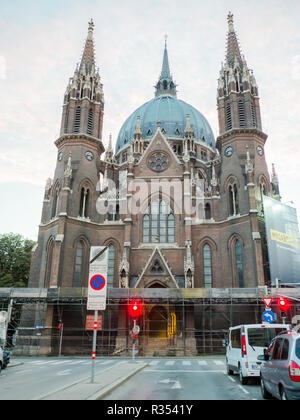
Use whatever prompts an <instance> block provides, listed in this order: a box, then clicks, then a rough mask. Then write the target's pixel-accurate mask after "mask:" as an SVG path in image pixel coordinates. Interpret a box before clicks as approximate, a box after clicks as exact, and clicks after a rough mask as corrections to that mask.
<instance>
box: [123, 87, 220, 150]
mask: <svg viewBox="0 0 300 420" xmlns="http://www.w3.org/2000/svg"><path fill="white" fill-rule="evenodd" d="M187 114H189V115H190V123H191V127H192V129H193V131H194V134H195V141H196V142H198V143H202V144H203V143H205V144H206V145H207V146H209V147H211V148H212V149H213V150H215V138H214V134H213V132H212V129H211V127H210V125H209V123H208V122H207V120H206V118H205V117H204V116H203V115H202V114H201V113H200V112H199V111H198V110H197V109H196V108H194V107H193V106H191V105H189V104H187V103H186V102H184V101H182V100H180V99H177V97H176V96H173V95H172V94H161V95H159V96H157V97H156V98H154V99H152V100H150V101H148V102H146V103H145V104H144V105H142V106H141V107H139V108H138V109H137V110H136V111H134V112H133V113H132V114H131V115H130V117H129V118H127V120H126V121H125V123H124V124H123V126H122V128H121V130H120V132H119V136H118V139H117V143H116V154H117V153H119V152H120V150H122V149H123V148H125V147H127V146H128V145H129V144H130V143H131V141H132V138H133V133H134V130H135V127H136V123H137V117H140V122H141V130H142V136H143V139H145V140H147V139H149V140H150V139H151V138H152V137H153V135H154V133H155V132H156V130H157V122H158V121H160V128H161V130H162V132H163V133H164V134H165V136H166V137H167V138H170V137H172V138H178V139H183V137H184V129H185V127H186V119H187Z"/></svg>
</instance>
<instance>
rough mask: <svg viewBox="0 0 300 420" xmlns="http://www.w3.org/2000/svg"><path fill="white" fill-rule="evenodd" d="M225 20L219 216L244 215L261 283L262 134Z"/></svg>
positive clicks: (249, 77)
mask: <svg viewBox="0 0 300 420" xmlns="http://www.w3.org/2000/svg"><path fill="white" fill-rule="evenodd" d="M227 20H228V33H227V48H226V56H225V63H224V64H223V63H222V67H221V71H220V76H219V79H218V90H217V106H218V117H219V137H218V138H217V149H218V150H219V153H220V156H221V159H222V164H221V171H220V184H221V185H223V189H222V192H223V194H222V197H221V201H223V203H220V204H221V205H220V206H219V216H220V218H221V219H223V220H224V219H226V218H228V220H232V222H235V221H236V222H237V221H238V220H239V219H242V218H243V217H244V216H245V215H248V217H249V221H250V231H251V236H252V237H251V239H250V238H249V240H248V241H249V242H248V243H252V244H253V254H254V255H253V257H254V258H253V260H254V261H255V271H256V273H255V277H256V278H257V279H258V284H259V285H262V284H264V273H263V259H262V241H261V238H262V234H263V232H264V229H263V227H262V224H261V223H260V219H259V213H260V210H261V203H262V194H267V195H271V194H272V184H271V182H270V176H269V173H268V168H267V164H266V159H265V151H264V147H265V142H266V140H267V135H266V134H265V133H264V132H263V131H262V121H261V114H260V103H259V96H258V87H257V83H256V80H255V77H254V74H253V71H252V70H251V69H250V68H249V67H248V65H247V62H246V60H245V57H244V56H243V55H242V53H241V49H240V45H239V42H238V38H237V34H236V32H235V29H234V26H233V15H232V13H229V14H228V17H227ZM250 241H251V242H250ZM248 246H249V245H248Z"/></svg>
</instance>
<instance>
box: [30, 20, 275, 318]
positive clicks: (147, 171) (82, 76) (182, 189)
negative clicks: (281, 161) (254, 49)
mask: <svg viewBox="0 0 300 420" xmlns="http://www.w3.org/2000/svg"><path fill="white" fill-rule="evenodd" d="M93 30H94V23H93V21H91V22H90V23H89V28H88V35H87V39H86V42H85V47H84V51H83V54H82V58H81V62H80V64H79V65H78V66H77V67H76V69H75V72H74V75H73V77H71V78H70V81H69V83H68V85H67V88H66V91H65V94H64V99H63V111H62V120H61V129H60V136H59V138H58V139H57V140H56V141H55V146H56V148H57V162H56V169H55V173H54V175H53V178H52V179H50V178H49V179H48V181H47V184H46V187H45V195H44V202H43V209H42V217H41V223H40V226H39V236H38V243H37V246H36V247H35V250H34V252H33V256H32V264H31V272H30V280H29V287H31V288H46V289H51V288H66V289H67V288H70V290H71V289H72V288H87V286H88V273H89V255H90V247H91V246H99V245H101V246H107V247H108V249H109V257H108V279H107V281H108V288H115V289H136V290H137V289H147V288H153V289H159V290H162V289H166V288H169V289H211V288H218V289H223V288H256V287H259V286H264V285H265V284H268V282H269V272H268V253H267V245H266V239H265V230H264V224H263V218H262V217H261V216H262V213H261V212H262V195H263V194H264V195H268V196H270V197H273V198H277V199H279V189H278V179H277V176H276V173H275V170H274V167H273V168H272V174H271V176H270V175H269V172H268V168H267V164H266V157H265V143H266V140H267V135H266V134H265V133H264V132H263V129H262V118H261V113H260V101H259V94H258V86H257V83H256V80H255V77H254V74H253V71H252V70H251V69H250V68H249V66H248V64H247V62H246V59H245V57H244V55H242V53H241V49H240V46H239V42H238V39H237V35H236V32H235V29H234V25H233V16H232V14H231V13H229V15H228V33H227V46H226V59H225V62H224V63H223V64H222V67H221V69H220V72H219V78H218V85H217V86H216V88H217V112H218V120H219V133H218V136H217V137H215V135H214V133H213V131H212V129H211V127H210V124H209V122H208V121H207V119H206V118H205V116H204V115H203V114H202V113H201V112H200V111H199V110H197V109H196V108H195V107H193V106H192V105H190V104H188V103H187V102H185V101H184V98H179V97H178V95H177V85H176V83H175V81H174V80H173V77H172V74H171V71H170V63H169V57H168V50H167V42H165V47H164V51H163V61H162V69H161V74H160V77H159V79H158V80H157V81H156V83H155V92H154V97H153V98H152V99H150V100H149V101H147V102H145V103H144V104H142V105H141V106H140V107H139V108H138V109H136V111H134V112H133V113H132V114H131V115H129V116H128V118H127V119H126V121H125V122H123V121H120V127H121V128H120V132H119V134H118V137H117V140H116V144H115V148H114V149H113V147H112V138H111V137H110V138H109V139H103V137H102V131H103V124H105V117H104V106H105V101H104V88H103V85H102V82H101V77H100V74H99V69H98V68H97V66H96V62H95V51H94V49H95V46H94V33H93ZM174 70H175V69H174ZM104 143H105V144H108V147H107V148H106V149H105V147H104ZM159 290H157V298H158V299H159V296H160V293H162V292H160V291H159ZM152 306H153V305H152ZM150 309H151V311H153V310H155V307H151V308H150ZM150 309H149V314H147V316H148V318H149V319H150V324H151V319H156V318H157V319H158V318H159V317H157V314H156V315H155V314H153V313H152V314H151V313H150ZM157 311H161V312H162V311H163V309H162V306H159V309H157ZM49 316H50V315H49V314H48V315H47V317H48V318H47V319H49ZM151 317H152V318H151ZM118 325H119V324H118ZM147 325H148V324H147Z"/></svg>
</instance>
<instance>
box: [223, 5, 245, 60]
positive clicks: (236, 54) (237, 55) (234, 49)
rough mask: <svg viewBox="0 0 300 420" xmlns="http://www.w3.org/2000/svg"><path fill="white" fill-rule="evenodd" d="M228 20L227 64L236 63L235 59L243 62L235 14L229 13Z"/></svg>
mask: <svg viewBox="0 0 300 420" xmlns="http://www.w3.org/2000/svg"><path fill="white" fill-rule="evenodd" d="M227 21H228V35H227V52H226V61H227V64H229V65H234V62H235V59H237V60H238V62H239V63H241V62H242V61H243V60H242V55H241V51H240V46H239V43H238V39H237V36H236V33H235V30H234V26H233V14H232V13H231V12H229V13H228V16H227Z"/></svg>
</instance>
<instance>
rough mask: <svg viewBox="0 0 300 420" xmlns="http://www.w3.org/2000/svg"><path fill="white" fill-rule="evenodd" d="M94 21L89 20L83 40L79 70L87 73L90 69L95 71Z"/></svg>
mask: <svg viewBox="0 0 300 420" xmlns="http://www.w3.org/2000/svg"><path fill="white" fill-rule="evenodd" d="M94 26H95V25H94V22H93V19H91V20H90V22H89V29H88V36H87V39H86V41H85V46H84V50H83V53H82V58H81V63H80V71H81V72H82V71H84V72H86V73H87V74H88V73H91V71H92V70H93V71H95V51H94V39H93V35H94Z"/></svg>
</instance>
